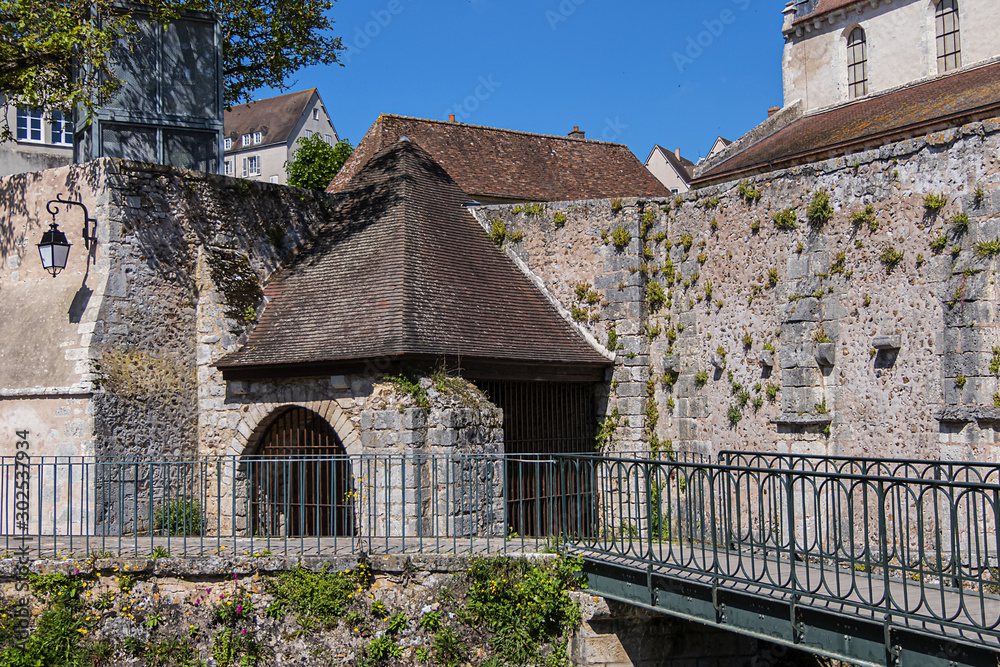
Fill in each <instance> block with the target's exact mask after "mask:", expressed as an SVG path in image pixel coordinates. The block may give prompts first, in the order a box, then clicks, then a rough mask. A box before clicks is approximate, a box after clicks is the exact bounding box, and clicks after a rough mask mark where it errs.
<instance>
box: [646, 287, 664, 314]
mask: <svg viewBox="0 0 1000 667" xmlns="http://www.w3.org/2000/svg"><path fill="white" fill-rule="evenodd" d="M666 301H667V295H666V293H665V292H664V291H663V287H662V286H661V285H660V283H657V282H650V283H649V284H648V285H646V303H648V304H649V309H650V310H651V311H653V312H654V313H655V312H656V311H658V310H659V309H660V308H662V307H663V304H664V303H666Z"/></svg>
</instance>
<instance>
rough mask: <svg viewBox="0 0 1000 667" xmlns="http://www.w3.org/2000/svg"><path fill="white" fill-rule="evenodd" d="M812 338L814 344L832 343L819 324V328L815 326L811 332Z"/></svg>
mask: <svg viewBox="0 0 1000 667" xmlns="http://www.w3.org/2000/svg"><path fill="white" fill-rule="evenodd" d="M812 338H813V342H814V343H830V342H832V341H831V340H830V337H829V336H828V335H826V330H825V329H824V328H823V325H822V324H820V325H819V326H817V327H816V328H815V329H814V330H813V337H812Z"/></svg>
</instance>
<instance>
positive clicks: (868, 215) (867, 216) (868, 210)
mask: <svg viewBox="0 0 1000 667" xmlns="http://www.w3.org/2000/svg"><path fill="white" fill-rule="evenodd" d="M848 218H849V219H850V221H851V224H852V225H854V227H855V228H856V229H857V228H859V227H861V226H862V225H864V226H867V227H868V231H870V232H872V233H875V232H877V231H878V219H877V218H876V217H875V207H874V206H872V205H871V204H867V205H866V206H865V208H864V210H863V211H859V212H857V213H852V214H851V215H849V216H848Z"/></svg>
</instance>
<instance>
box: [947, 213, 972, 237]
mask: <svg viewBox="0 0 1000 667" xmlns="http://www.w3.org/2000/svg"><path fill="white" fill-rule="evenodd" d="M948 224H949V225H951V226H952V228H953V229H954V230H955V233H956V234H963V233H965V232H966V231H968V229H969V214H968V213H966V212H965V211H962V212H961V213H956V214H955V215H953V216H952V217H951V219H950V220H948Z"/></svg>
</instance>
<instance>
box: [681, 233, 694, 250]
mask: <svg viewBox="0 0 1000 667" xmlns="http://www.w3.org/2000/svg"><path fill="white" fill-rule="evenodd" d="M681 245H683V246H684V252H690V251H691V246H693V245H694V239H693V238H692V237H691V235H690V234H681Z"/></svg>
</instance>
